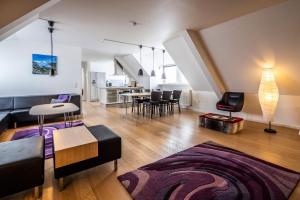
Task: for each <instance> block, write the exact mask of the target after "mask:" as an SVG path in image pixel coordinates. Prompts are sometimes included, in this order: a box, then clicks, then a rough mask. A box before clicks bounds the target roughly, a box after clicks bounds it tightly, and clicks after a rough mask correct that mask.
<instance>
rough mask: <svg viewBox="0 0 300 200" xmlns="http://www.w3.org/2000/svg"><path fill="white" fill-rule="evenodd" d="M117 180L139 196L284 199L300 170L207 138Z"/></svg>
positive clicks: (154, 199)
mask: <svg viewBox="0 0 300 200" xmlns="http://www.w3.org/2000/svg"><path fill="white" fill-rule="evenodd" d="M118 179H119V181H120V182H121V183H122V185H123V186H124V187H125V188H126V190H127V191H128V192H129V193H130V194H131V196H132V197H133V198H134V199H135V200H167V199H170V200H183V199H184V200H207V199H209V200H212V199H214V200H227V199H228V200H248V199H249V200H250V199H251V200H252V199H253V200H283V199H288V198H289V196H290V195H291V193H292V191H293V190H294V188H295V187H296V185H297V183H298V181H299V179H300V174H299V173H297V172H295V171H292V170H289V169H286V168H283V167H280V166H277V165H275V164H272V163H269V162H266V161H263V160H260V159H258V158H255V157H252V156H249V155H247V154H245V153H242V152H239V151H236V150H234V149H230V148H227V147H224V146H221V145H218V144H216V143H213V142H206V143H203V144H200V145H197V146H194V147H192V148H189V149H187V150H184V151H182V152H179V153H176V154H174V155H172V156H169V157H167V158H164V159H162V160H159V161H157V162H154V163H151V164H149V165H146V166H143V167H141V168H139V169H137V170H134V171H131V172H128V173H126V174H124V175H121V176H119V177H118Z"/></svg>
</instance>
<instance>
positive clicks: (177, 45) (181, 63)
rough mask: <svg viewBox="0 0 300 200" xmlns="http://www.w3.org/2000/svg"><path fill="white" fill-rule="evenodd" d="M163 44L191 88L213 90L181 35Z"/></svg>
mask: <svg viewBox="0 0 300 200" xmlns="http://www.w3.org/2000/svg"><path fill="white" fill-rule="evenodd" d="M164 46H165V48H166V50H167V51H168V53H169V54H170V56H171V57H172V58H173V60H174V62H175V63H176V65H177V66H178V68H179V69H180V71H181V72H182V73H183V75H184V77H185V78H186V80H187V81H188V83H189V84H190V86H191V87H192V89H193V90H199V91H213V90H212V88H211V86H210V84H209V82H208V81H207V79H206V77H205V75H204V73H203V71H202V70H201V67H200V66H199V65H198V63H197V60H196V59H195V57H194V55H193V53H192V51H191V49H190V47H189V46H188V44H187V42H186V41H185V39H184V37H183V36H179V37H176V38H174V39H171V40H169V41H167V42H165V43H164Z"/></svg>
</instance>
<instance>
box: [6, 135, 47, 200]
mask: <svg viewBox="0 0 300 200" xmlns="http://www.w3.org/2000/svg"><path fill="white" fill-rule="evenodd" d="M44 162H45V161H44V137H42V136H38V137H31V138H25V139H20V140H14V141H10V142H2V143H0V188H5V190H2V189H1V190H0V197H3V196H6V195H10V194H13V193H16V192H20V191H22V190H25V189H29V188H33V187H36V186H39V185H42V184H43V183H44Z"/></svg>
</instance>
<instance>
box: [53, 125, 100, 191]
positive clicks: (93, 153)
mask: <svg viewBox="0 0 300 200" xmlns="http://www.w3.org/2000/svg"><path fill="white" fill-rule="evenodd" d="M53 143H54V160H53V162H54V168H55V169H57V168H60V167H64V166H67V165H70V164H74V163H78V162H80V161H83V160H87V159H90V158H94V157H97V156H98V140H97V139H96V138H95V137H94V136H93V135H92V134H91V133H90V131H89V130H88V129H87V128H86V127H85V126H78V127H72V128H65V129H60V130H55V131H54V132H53ZM63 185H64V183H63V178H59V187H60V189H62V188H63Z"/></svg>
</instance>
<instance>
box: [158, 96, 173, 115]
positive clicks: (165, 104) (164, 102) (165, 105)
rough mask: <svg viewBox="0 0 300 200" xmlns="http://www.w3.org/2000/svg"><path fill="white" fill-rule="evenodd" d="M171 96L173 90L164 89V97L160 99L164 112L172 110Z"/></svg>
mask: <svg viewBox="0 0 300 200" xmlns="http://www.w3.org/2000/svg"><path fill="white" fill-rule="evenodd" d="M171 96H172V91H163V92H162V99H161V101H160V104H161V108H162V113H163V114H164V113H166V112H170V110H171V106H170V105H171V104H170V100H171Z"/></svg>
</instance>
